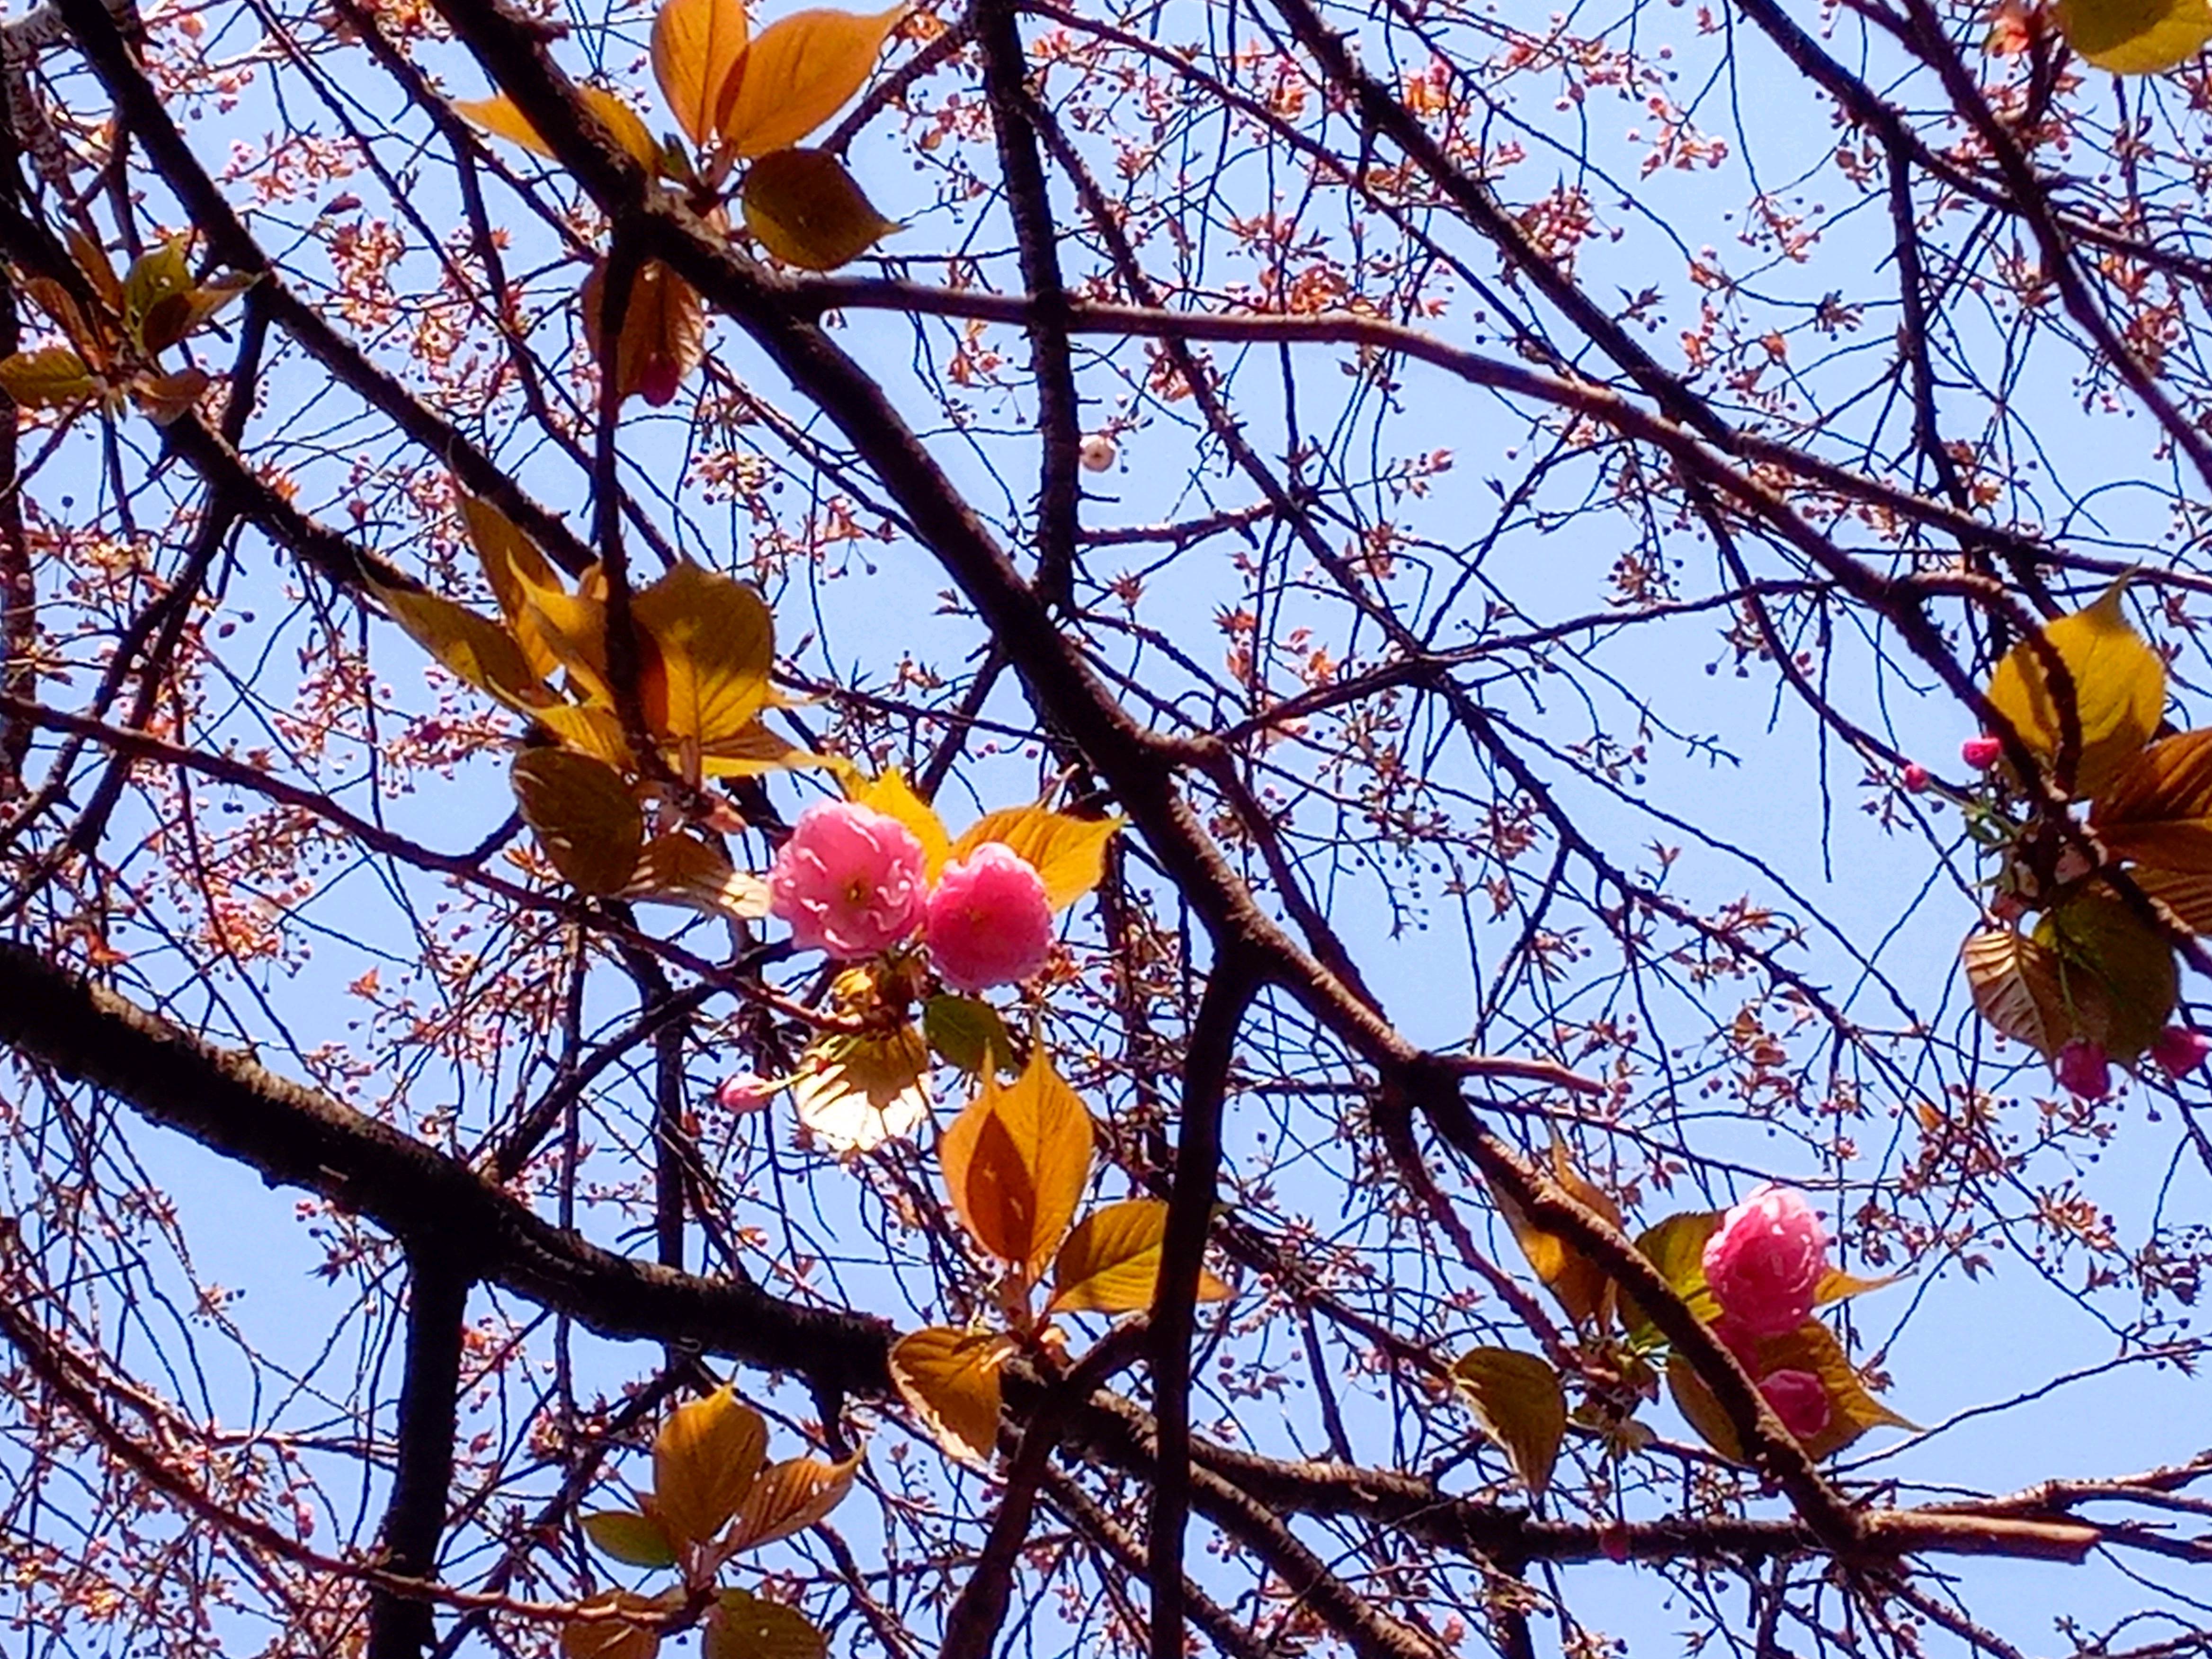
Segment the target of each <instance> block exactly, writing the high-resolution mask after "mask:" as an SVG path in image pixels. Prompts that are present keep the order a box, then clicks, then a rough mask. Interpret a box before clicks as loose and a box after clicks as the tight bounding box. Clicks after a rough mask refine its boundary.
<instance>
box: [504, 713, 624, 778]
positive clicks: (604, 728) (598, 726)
mask: <svg viewBox="0 0 2212 1659" xmlns="http://www.w3.org/2000/svg"><path fill="white" fill-rule="evenodd" d="M530 713H531V715H532V718H533V719H535V720H537V722H538V726H539V728H540V729H541V730H542V731H544V732H545V733H546V735H547V736H549V737H550V738H553V740H554V741H555V742H556V743H558V744H560V745H561V747H562V748H563V749H566V750H569V751H571V752H572V753H574V754H578V755H589V756H590V757H592V759H593V760H597V761H604V762H605V763H606V764H607V765H609V766H611V767H613V768H614V769H616V770H617V771H618V772H622V771H630V770H635V768H636V765H637V758H636V757H635V756H634V755H632V754H631V753H630V750H629V742H628V740H627V739H625V738H623V729H622V720H621V719H620V718H619V717H618V716H617V714H615V711H614V710H613V709H611V708H604V707H600V706H598V705H595V704H586V703H578V702H556V703H553V704H550V705H549V706H548V707H546V708H533V709H532V710H531V711H530Z"/></svg>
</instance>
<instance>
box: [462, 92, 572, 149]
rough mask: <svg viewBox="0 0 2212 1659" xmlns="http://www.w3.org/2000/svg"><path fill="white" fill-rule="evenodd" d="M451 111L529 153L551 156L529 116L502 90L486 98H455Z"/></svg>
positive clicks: (547, 145)
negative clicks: (518, 145)
mask: <svg viewBox="0 0 2212 1659" xmlns="http://www.w3.org/2000/svg"><path fill="white" fill-rule="evenodd" d="M453 112H454V113H455V114H456V115H459V117H460V118H462V119H463V120H465V121H468V122H470V123H471V124H472V125H476V126H479V127H482V128H483V130H484V131H486V132H488V133H489V134H490V135H491V136H492V137H495V138H504V139H506V140H507V143H510V144H520V145H521V146H522V147H523V149H526V150H528V151H530V152H531V153H532V155H543V156H544V157H546V158H547V159H548V160H550V159H551V158H552V155H553V146H552V145H550V144H549V143H546V142H545V141H544V139H543V138H541V137H538V129H537V128H536V127H534V126H532V125H531V124H530V118H529V117H528V116H526V115H525V114H524V113H523V112H521V111H520V109H518V108H516V107H515V104H514V100H513V99H512V98H510V97H508V96H507V94H505V93H503V92H495V93H494V94H492V95H491V96H490V97H489V98H456V99H455V100H453Z"/></svg>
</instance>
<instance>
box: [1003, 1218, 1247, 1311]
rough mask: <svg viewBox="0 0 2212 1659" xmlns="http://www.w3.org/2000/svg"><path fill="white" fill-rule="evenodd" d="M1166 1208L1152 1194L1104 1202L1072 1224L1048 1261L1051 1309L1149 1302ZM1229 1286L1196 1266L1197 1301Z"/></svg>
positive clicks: (1126, 1307)
mask: <svg viewBox="0 0 2212 1659" xmlns="http://www.w3.org/2000/svg"><path fill="white" fill-rule="evenodd" d="M1167 1226H1168V1206H1167V1205H1166V1204H1165V1203H1164V1202H1163V1201H1162V1200H1158V1199H1156V1198H1125V1199H1122V1200H1121V1201H1120V1202H1118V1203H1115V1204H1107V1205H1102V1206H1100V1207H1099V1208H1097V1209H1096V1210H1093V1211H1092V1212H1091V1213H1090V1214H1089V1215H1087V1216H1085V1217H1084V1218H1083V1219H1082V1220H1081V1221H1080V1222H1079V1223H1077V1224H1076V1228H1075V1231H1073V1232H1072V1233H1070V1234H1069V1235H1068V1236H1067V1243H1065V1244H1063V1245H1061V1246H1060V1254H1059V1255H1057V1256H1056V1257H1055V1258H1054V1261H1053V1264H1052V1286H1053V1289H1052V1301H1051V1302H1050V1304H1048V1305H1047V1307H1046V1309H1045V1311H1046V1312H1047V1313H1048V1314H1051V1313H1085V1312H1091V1313H1134V1312H1136V1311H1138V1310H1140V1309H1144V1308H1149V1307H1151V1306H1152V1297H1153V1296H1154V1294H1155V1292H1156V1291H1158V1288H1159V1280H1160V1250H1161V1247H1162V1244H1163V1243H1164V1241H1165V1239H1166V1237H1167ZM1230 1295H1231V1291H1230V1288H1229V1286H1228V1285H1225V1284H1223V1283H1222V1282H1221V1280H1220V1279H1218V1278H1216V1277H1215V1276H1214V1275H1213V1274H1212V1273H1208V1272H1206V1270H1205V1269H1204V1268H1200V1270H1199V1275H1198V1299H1199V1300H1200V1301H1201V1302H1219V1301H1222V1300H1224V1299H1225V1298H1226V1297H1228V1296H1230Z"/></svg>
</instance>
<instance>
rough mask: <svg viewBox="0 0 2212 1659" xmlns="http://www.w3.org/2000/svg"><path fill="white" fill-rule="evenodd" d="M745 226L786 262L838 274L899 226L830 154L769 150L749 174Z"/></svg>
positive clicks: (755, 163)
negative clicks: (837, 270)
mask: <svg viewBox="0 0 2212 1659" xmlns="http://www.w3.org/2000/svg"><path fill="white" fill-rule="evenodd" d="M741 199H742V204H743V206H744V216H745V228H746V229H747V230H749V231H750V232H752V234H753V235H754V236H755V237H756V238H757V239H758V240H759V242H760V245H761V246H763V247H764V248H766V249H767V250H768V251H769V252H770V253H773V254H774V255H775V257H776V258H779V259H781V260H782V261H783V262H784V263H785V264H793V265H797V266H799V268H800V269H801V270H836V269H837V267H838V266H840V265H842V264H851V263H852V262H853V261H854V260H855V259H857V258H860V256H861V255H862V254H863V253H866V252H867V251H868V250H869V249H870V248H872V247H873V246H875V245H876V244H877V243H878V242H879V241H881V240H883V239H884V237H886V236H888V235H890V233H891V232H893V231H895V230H896V229H897V228H898V223H897V222H896V220H891V219H886V218H884V216H883V215H882V214H880V213H878V212H877V211H876V207H875V204H873V203H872V202H871V201H869V200H868V197H867V195H866V192H865V191H862V190H861V188H860V185H859V183H858V182H857V181H856V180H855V179H854V177H853V175H852V174H851V173H848V172H847V171H846V170H845V164H844V163H843V162H842V161H839V160H838V159H837V158H836V156H834V155H830V154H829V152H828V151H827V150H819V149H778V150H771V151H769V153H768V154H767V155H763V156H762V157H761V158H760V160H759V161H756V162H754V163H753V164H752V166H751V167H749V168H747V169H746V170H745V181H744V191H743V193H742V198H741Z"/></svg>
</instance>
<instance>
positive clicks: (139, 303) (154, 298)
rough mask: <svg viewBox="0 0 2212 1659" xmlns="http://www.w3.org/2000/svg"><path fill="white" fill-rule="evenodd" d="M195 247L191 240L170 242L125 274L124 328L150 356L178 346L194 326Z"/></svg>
mask: <svg viewBox="0 0 2212 1659" xmlns="http://www.w3.org/2000/svg"><path fill="white" fill-rule="evenodd" d="M191 245H192V244H191V237H189V236H171V237H168V238H166V239H165V240H163V241H162V243H161V246H158V247H155V248H149V249H148V250H147V251H146V252H143V253H142V254H140V255H139V256H138V257H137V258H136V259H133V260H132V261H131V269H130V270H127V271H125V273H124V274H123V325H124V327H125V329H126V330H127V331H129V333H130V335H131V338H132V339H133V340H135V341H136V342H137V344H138V349H140V350H141V351H143V352H144V353H145V354H146V355H147V356H154V355H155V354H156V353H158V352H161V351H163V350H165V349H167V348H168V347H170V346H173V345H174V344H175V343H177V342H178V341H179V340H180V339H182V338H183V337H184V336H185V331H186V329H187V328H189V327H190V325H191V324H190V319H191V301H189V300H188V299H187V298H186V297H185V296H186V295H189V294H191V291H192V286H193V284H192V266H191Z"/></svg>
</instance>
